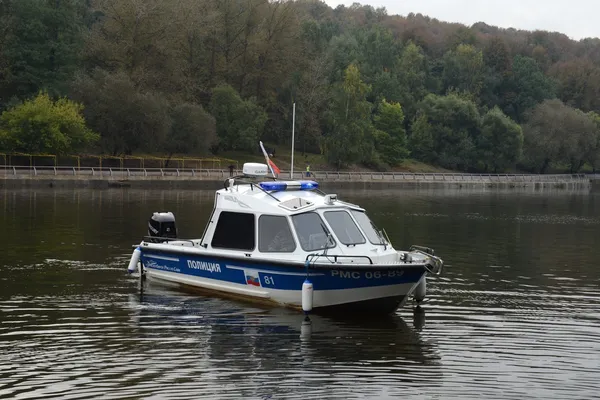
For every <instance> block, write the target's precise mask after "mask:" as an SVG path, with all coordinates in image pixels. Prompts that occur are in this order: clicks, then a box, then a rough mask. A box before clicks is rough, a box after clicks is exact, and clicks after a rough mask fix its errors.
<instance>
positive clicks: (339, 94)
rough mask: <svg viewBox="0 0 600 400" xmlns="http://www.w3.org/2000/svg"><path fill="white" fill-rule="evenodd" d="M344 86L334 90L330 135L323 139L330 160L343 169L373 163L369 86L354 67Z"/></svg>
mask: <svg viewBox="0 0 600 400" xmlns="http://www.w3.org/2000/svg"><path fill="white" fill-rule="evenodd" d="M344 75H345V78H344V82H343V83H341V84H337V85H336V86H335V88H334V90H333V95H332V100H331V103H330V104H331V105H330V107H329V110H328V111H327V115H326V119H327V126H328V132H327V133H326V135H325V136H324V138H323V146H324V149H325V156H326V157H327V160H328V161H329V162H330V163H332V164H333V165H335V166H336V167H337V168H341V167H343V166H345V165H348V164H350V163H352V162H364V161H370V160H369V158H371V155H372V149H371V148H368V142H369V141H370V133H371V130H372V125H371V108H372V105H371V103H369V102H368V101H367V100H366V97H367V94H368V93H369V91H370V90H371V88H370V86H369V85H367V84H366V83H364V82H363V81H362V80H361V78H360V71H359V69H358V67H357V66H356V65H354V64H352V65H350V66H349V67H348V68H347V69H346V72H345V74H344Z"/></svg>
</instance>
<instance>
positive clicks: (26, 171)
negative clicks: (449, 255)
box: [0, 167, 600, 190]
mask: <svg viewBox="0 0 600 400" xmlns="http://www.w3.org/2000/svg"><path fill="white" fill-rule="evenodd" d="M234 173H235V172H234ZM313 174H314V175H313V176H312V177H311V178H306V177H303V174H302V173H301V172H298V173H295V174H294V178H295V179H315V180H317V181H318V182H319V183H320V184H321V186H322V187H323V189H325V190H344V189H351V190H365V189H404V188H422V189H427V188H441V189H444V188H447V189H453V188H456V189H461V188H475V189H477V188H492V189H493V188H498V189H517V188H530V189H590V188H591V189H592V190H600V180H597V178H598V176H597V175H583V174H562V175H523V174H519V175H515V174H512V175H511V174H455V173H444V174H442V173H400V172H396V173H379V172H331V171H315V172H314V173H313ZM229 175H230V171H228V170H214V169H213V170H192V169H109V168H105V169H102V170H99V169H94V168H72V167H69V168H64V167H60V168H59V167H57V168H54V167H43V168H42V167H34V168H24V167H5V168H2V169H0V187H2V188H43V187H55V188H94V189H106V188H111V187H131V188H137V189H195V190H202V189H208V190H215V189H219V188H222V187H223V184H224V181H225V180H226V179H227V178H228V177H229ZM282 176H286V177H288V176H289V172H288V173H285V172H284V173H282Z"/></svg>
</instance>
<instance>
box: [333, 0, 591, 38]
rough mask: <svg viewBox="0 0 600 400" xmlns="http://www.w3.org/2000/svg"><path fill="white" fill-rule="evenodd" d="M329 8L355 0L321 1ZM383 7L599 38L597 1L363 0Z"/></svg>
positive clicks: (450, 19) (402, 12)
mask: <svg viewBox="0 0 600 400" xmlns="http://www.w3.org/2000/svg"><path fill="white" fill-rule="evenodd" d="M324 1H325V2H326V3H327V4H329V5H330V6H332V7H336V6H337V5H339V4H344V5H346V6H349V5H351V4H352V3H354V2H355V1H352V0H350V1H346V0H324ZM358 2H359V3H361V4H370V5H372V6H373V7H375V8H377V7H385V8H386V9H387V11H388V14H400V15H407V14H408V13H411V12H414V13H415V14H417V13H421V14H423V15H428V16H430V17H432V18H437V19H439V20H442V21H448V22H461V23H463V24H466V25H472V24H474V23H476V22H479V21H482V22H485V23H486V24H488V25H496V26H500V27H502V28H511V27H512V28H516V29H526V30H536V29H540V30H548V31H557V32H561V33H564V34H566V35H567V36H569V37H571V38H572V39H575V40H579V39H582V38H586V37H600V23H599V22H598V18H599V14H600V0H568V1H567V0H363V1H358Z"/></svg>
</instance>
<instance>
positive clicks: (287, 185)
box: [258, 181, 319, 192]
mask: <svg viewBox="0 0 600 400" xmlns="http://www.w3.org/2000/svg"><path fill="white" fill-rule="evenodd" d="M258 185H259V186H260V187H261V188H263V189H264V190H269V191H275V192H280V191H284V190H314V189H318V187H319V184H318V183H317V182H315V181H292V182H261V183H259V184H258Z"/></svg>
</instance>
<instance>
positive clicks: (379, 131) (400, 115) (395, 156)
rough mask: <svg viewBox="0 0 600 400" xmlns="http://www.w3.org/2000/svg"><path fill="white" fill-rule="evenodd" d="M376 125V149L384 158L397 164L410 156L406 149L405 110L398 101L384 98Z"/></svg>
mask: <svg viewBox="0 0 600 400" xmlns="http://www.w3.org/2000/svg"><path fill="white" fill-rule="evenodd" d="M373 125H374V127H375V132H374V136H375V149H376V150H377V152H378V153H379V154H380V155H381V158H382V160H383V161H384V162H385V163H386V164H389V165H392V166H395V165H398V164H400V163H401V162H402V160H403V159H405V158H406V157H408V154H409V153H408V150H407V149H406V131H405V130H404V112H403V111H402V107H401V106H400V104H398V103H388V102H387V101H385V100H383V101H382V102H381V103H380V104H379V108H378V110H377V113H376V114H375V117H374V118H373Z"/></svg>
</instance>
